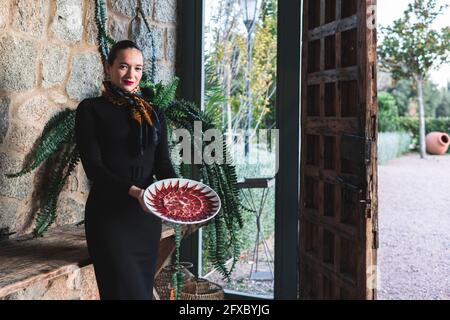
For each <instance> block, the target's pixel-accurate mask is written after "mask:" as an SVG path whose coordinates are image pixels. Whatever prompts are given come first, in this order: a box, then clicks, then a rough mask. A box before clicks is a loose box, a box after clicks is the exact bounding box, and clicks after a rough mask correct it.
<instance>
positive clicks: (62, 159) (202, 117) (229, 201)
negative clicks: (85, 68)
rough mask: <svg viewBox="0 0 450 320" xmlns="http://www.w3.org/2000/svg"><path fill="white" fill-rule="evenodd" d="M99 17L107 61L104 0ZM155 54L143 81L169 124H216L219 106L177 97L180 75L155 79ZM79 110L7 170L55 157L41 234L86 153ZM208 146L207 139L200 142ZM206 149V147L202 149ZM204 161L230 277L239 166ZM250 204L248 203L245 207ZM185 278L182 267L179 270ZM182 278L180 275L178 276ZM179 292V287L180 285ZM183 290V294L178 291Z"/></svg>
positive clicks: (214, 247)
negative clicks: (205, 107) (206, 108)
mask: <svg viewBox="0 0 450 320" xmlns="http://www.w3.org/2000/svg"><path fill="white" fill-rule="evenodd" d="M137 12H138V14H140V15H141V16H142V18H143V19H144V22H145V25H146V27H147V31H148V37H149V39H150V40H149V41H150V42H151V44H153V43H154V41H153V36H152V32H151V29H150V26H149V24H148V22H147V21H146V19H145V16H144V14H143V11H142V9H141V8H139V7H138V8H137ZM95 21H96V25H97V28H98V37H97V41H98V51H99V53H100V55H101V58H102V61H103V62H105V61H106V59H107V56H108V52H109V47H110V46H111V45H112V44H114V43H115V40H114V39H112V38H111V37H110V36H109V35H108V33H107V30H106V21H107V18H106V6H105V2H104V0H95ZM152 47H153V48H154V50H153V53H152V56H151V57H150V65H151V67H150V71H149V72H145V74H144V75H143V78H142V81H141V83H140V86H141V88H142V89H146V90H150V93H151V94H150V95H149V97H150V98H149V99H148V100H149V102H150V103H152V104H154V105H157V106H158V107H159V108H160V109H161V111H162V112H163V113H164V114H165V117H166V119H167V122H168V126H169V127H171V128H184V129H187V130H188V131H189V132H190V133H191V134H193V132H194V121H201V123H202V127H203V128H204V130H208V129H212V128H214V117H215V116H217V114H215V113H213V112H203V111H202V110H201V109H200V108H199V107H198V106H197V105H195V104H194V103H192V102H189V101H185V100H177V99H175V93H176V90H177V85H178V82H179V79H177V78H174V79H173V80H172V81H171V82H170V83H169V84H167V85H164V84H162V83H158V84H155V68H156V58H155V56H156V55H155V46H154V45H152ZM75 115H76V110H72V109H66V110H64V111H61V112H60V113H58V114H56V115H54V116H53V117H52V118H51V119H50V120H49V121H48V123H47V124H46V125H45V127H44V129H43V131H42V134H41V136H40V137H39V138H38V141H37V148H36V151H34V152H33V153H32V154H30V155H29V156H30V158H31V159H32V160H31V162H30V164H27V165H25V167H24V168H23V169H22V170H21V171H20V172H17V173H10V174H6V176H7V177H9V178H14V177H18V176H21V175H24V174H26V173H29V172H31V171H33V170H35V169H36V168H38V167H39V166H41V165H42V164H43V163H44V162H46V161H50V160H53V161H54V162H55V165H53V166H52V169H51V172H50V173H49V187H48V188H47V189H46V190H45V191H44V194H43V201H42V202H41V204H40V207H39V209H38V213H37V217H36V226H35V229H34V231H33V234H34V236H35V237H38V236H42V235H43V234H44V233H45V232H46V231H47V230H48V228H49V227H50V226H51V225H52V224H53V222H54V221H55V219H56V216H57V203H58V199H59V195H60V193H61V191H62V189H63V187H64V185H65V183H66V181H67V179H68V177H69V176H70V175H71V174H72V173H73V172H74V170H75V168H76V166H77V164H78V163H79V161H80V154H79V151H78V148H77V146H76V141H75ZM200 147H204V145H202V146H200ZM201 150H203V149H201ZM223 152H224V155H226V156H227V157H226V159H229V151H228V147H227V145H226V143H225V142H224V144H223ZM198 166H199V170H198V171H199V172H200V177H199V179H200V180H201V181H203V182H204V183H206V184H208V185H210V186H211V187H212V188H213V189H214V190H216V191H217V192H218V195H219V197H220V199H221V201H222V208H221V211H220V212H219V214H218V215H217V216H216V218H214V220H212V221H211V222H210V223H209V224H208V225H207V226H206V232H207V233H208V234H209V239H210V241H209V243H208V256H209V258H210V259H211V262H212V264H213V265H214V266H215V267H216V268H217V270H218V271H219V272H220V273H221V275H222V276H223V277H224V279H227V280H229V278H230V275H231V272H232V271H233V269H234V266H235V263H236V262H237V260H238V258H239V253H240V250H239V241H238V237H237V231H238V229H240V228H241V227H242V223H243V222H242V217H241V211H240V210H241V209H242V208H243V207H242V206H241V205H240V200H239V192H238V189H237V181H236V170H235V167H234V166H233V165H232V164H229V163H225V164H215V163H214V164H211V165H206V164H205V163H202V164H201V165H198ZM178 171H179V173H180V175H181V176H182V177H188V176H189V174H190V172H189V171H190V170H189V166H188V165H186V164H182V165H181V166H180V168H179V170H178ZM244 209H245V208H244ZM176 233H177V237H178V238H179V237H180V230H179V227H178V228H176ZM179 240H180V239H178V242H177V251H176V258H177V259H179ZM230 256H231V257H232V259H233V263H232V265H231V267H230V268H227V266H226V261H228V260H229V258H230ZM177 279H179V272H178V273H177ZM176 282H177V283H179V281H176ZM177 292H178V293H179V287H178V286H177ZM177 295H178V294H177Z"/></svg>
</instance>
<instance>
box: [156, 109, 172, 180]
mask: <svg viewBox="0 0 450 320" xmlns="http://www.w3.org/2000/svg"><path fill="white" fill-rule="evenodd" d="M158 117H159V121H160V124H161V140H160V142H159V144H158V146H157V147H156V154H155V171H154V172H155V175H156V178H157V179H158V180H162V179H167V178H177V174H176V173H175V170H174V168H173V165H172V161H171V160H170V154H169V144H168V141H167V124H166V119H165V116H164V114H163V113H161V112H158Z"/></svg>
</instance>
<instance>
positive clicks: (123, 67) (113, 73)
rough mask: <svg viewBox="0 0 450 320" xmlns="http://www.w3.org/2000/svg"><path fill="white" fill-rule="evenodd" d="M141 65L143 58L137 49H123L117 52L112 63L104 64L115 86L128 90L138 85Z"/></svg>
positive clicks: (140, 76)
mask: <svg viewBox="0 0 450 320" xmlns="http://www.w3.org/2000/svg"><path fill="white" fill-rule="evenodd" d="M143 65H144V58H143V57H142V53H141V52H140V51H139V50H138V49H135V48H129V49H123V50H119V51H118V52H117V57H116V59H115V60H114V62H113V64H112V65H109V64H108V63H107V64H106V72H107V73H108V74H109V76H110V77H111V82H112V83H113V84H114V85H115V86H117V87H119V88H120V89H122V90H123V91H127V92H129V91H132V90H133V89H135V88H136V87H137V86H138V85H139V81H141V78H142V67H143Z"/></svg>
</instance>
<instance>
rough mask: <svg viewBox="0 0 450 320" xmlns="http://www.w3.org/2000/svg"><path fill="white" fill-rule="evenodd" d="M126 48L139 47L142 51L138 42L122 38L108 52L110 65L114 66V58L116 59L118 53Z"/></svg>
mask: <svg viewBox="0 0 450 320" xmlns="http://www.w3.org/2000/svg"><path fill="white" fill-rule="evenodd" d="M125 49H138V50H139V51H140V52H141V53H142V50H141V48H139V47H138V45H137V44H136V43H134V42H133V41H131V40H122V41H119V42H117V43H116V44H115V45H113V47H112V48H111V51H110V52H109V54H108V60H107V62H108V64H109V65H110V66H112V64H113V63H114V60H116V58H117V54H118V53H119V51H120V50H125Z"/></svg>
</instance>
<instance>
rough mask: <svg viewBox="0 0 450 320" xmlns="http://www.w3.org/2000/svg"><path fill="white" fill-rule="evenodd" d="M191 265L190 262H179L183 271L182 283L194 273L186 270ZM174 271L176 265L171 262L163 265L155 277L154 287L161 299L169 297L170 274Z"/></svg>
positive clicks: (188, 279) (187, 280)
mask: <svg viewBox="0 0 450 320" xmlns="http://www.w3.org/2000/svg"><path fill="white" fill-rule="evenodd" d="M192 267H193V264H192V263H190V262H180V271H181V272H182V273H183V275H184V278H183V284H185V283H187V282H190V281H192V279H194V278H195V277H194V275H193V274H192V273H191V272H190V271H189V270H188V269H190V268H192ZM175 272H176V265H174V264H171V265H168V266H166V267H164V268H163V269H162V270H161V272H160V273H159V274H158V276H157V277H156V279H155V289H156V292H157V293H158V295H159V299H161V300H169V299H170V288H171V286H172V285H171V283H172V275H173V274H174V273H175Z"/></svg>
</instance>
